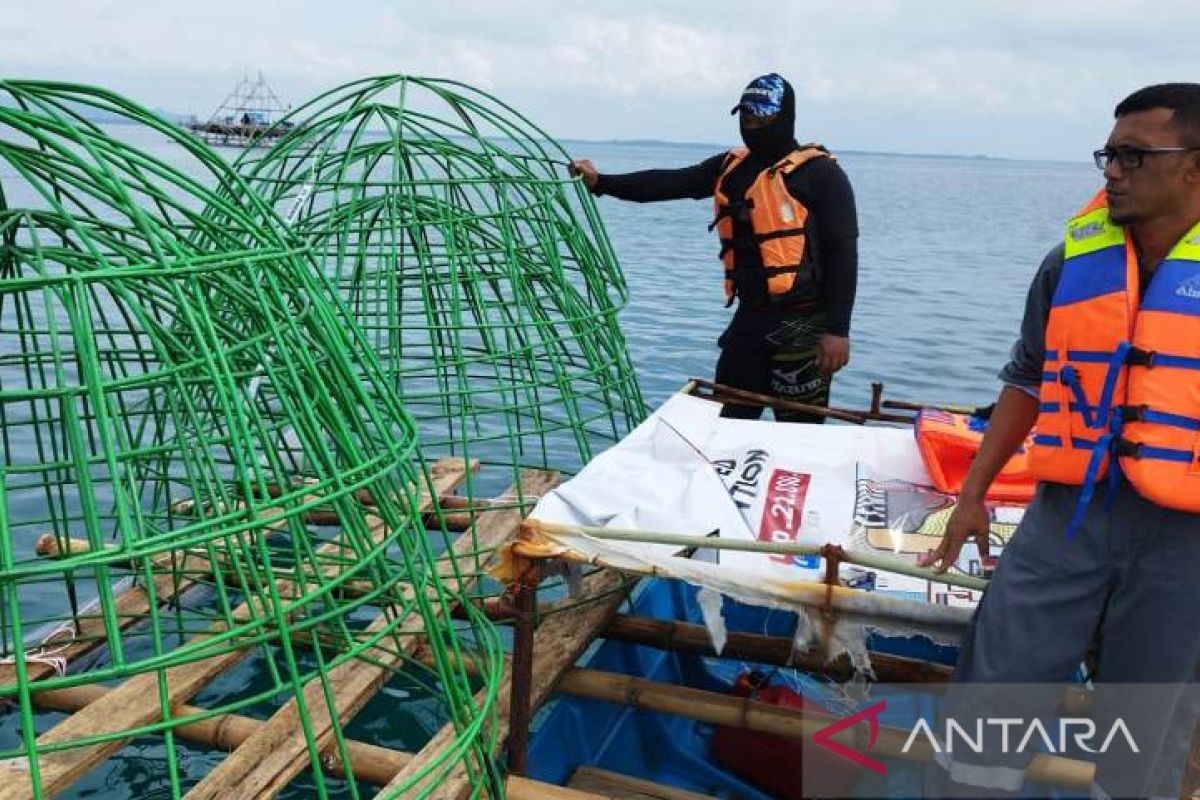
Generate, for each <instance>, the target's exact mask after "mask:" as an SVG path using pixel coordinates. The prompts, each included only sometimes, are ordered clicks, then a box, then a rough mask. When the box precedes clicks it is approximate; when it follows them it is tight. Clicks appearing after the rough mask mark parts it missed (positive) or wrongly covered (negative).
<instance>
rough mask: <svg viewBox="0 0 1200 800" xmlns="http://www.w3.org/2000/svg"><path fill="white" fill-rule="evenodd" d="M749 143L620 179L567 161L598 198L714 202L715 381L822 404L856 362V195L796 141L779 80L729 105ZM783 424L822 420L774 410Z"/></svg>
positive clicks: (731, 408)
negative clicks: (723, 310)
mask: <svg viewBox="0 0 1200 800" xmlns="http://www.w3.org/2000/svg"><path fill="white" fill-rule="evenodd" d="M731 113H733V114H738V115H739V123H740V128H741V134H742V141H743V142H744V143H745V145H746V146H745V147H744V148H737V149H735V150H731V151H729V152H727V153H720V154H718V155H715V156H713V157H711V158H709V159H706V160H705V161H702V162H700V163H699V164H695V165H693V166H690V167H684V168H682V169H655V170H644V171H641V172H631V173H627V174H623V175H606V174H601V173H599V172H598V171H597V170H596V168H595V167H594V166H593V165H592V163H591V162H590V161H587V160H581V161H573V162H571V172H572V174H575V175H579V176H581V177H582V178H583V180H584V183H585V184H586V185H587V187H588V188H589V189H590V190H591V192H592V193H593V194H597V195H609V196H611V197H616V198H618V199H621V200H633V201H635V202H642V203H645V202H654V201H659V200H678V199H682V198H693V199H697V200H699V199H703V198H707V197H713V198H714V199H715V209H714V220H713V224H712V226H710V227H712V228H715V229H716V230H717V232H718V234H719V236H720V241H721V251H720V257H721V260H722V262H723V263H724V267H725V297H726V299H727V305H732V304H733V303H734V301H735V300H736V301H737V309H736V311H735V312H734V315H733V320H732V321H731V322H730V324H729V327H728V328H726V330H725V332H724V333H723V334H722V335H721V338H720V339H719V340H718V342H717V344H718V346H719V347H720V348H721V356H720V358H719V359H718V361H717V369H716V380H717V383H722V384H725V385H728V386H733V387H736V388H739V389H745V390H748V391H753V392H760V393H766V394H774V395H777V396H779V397H783V398H786V399H788V400H794V401H797V402H801V403H806V404H809V405H815V406H827V405H828V404H829V388H830V379H831V377H832V375H833V373H835V372H837V371H838V370H839V369H841V368H842V367H844V366H845V365H846V363H847V362H848V361H849V360H850V315H851V312H852V310H853V307H854V293H855V289H856V284H857V278H858V216H857V212H856V211H855V206H854V192H853V191H852V190H851V188H850V181H849V179H847V177H846V173H845V172H843V171H842V168H841V167H840V166H838V163H837V161H835V160H834V158H833V157H832V156H831V155H830V154H829V153H828V151H826V150H825V148H824V147H822V146H821V145H817V144H804V145H802V144H799V143H797V141H796V137H795V123H796V95H795V92H794V90H793V89H792V86H791V84H789V83H788V82H787V81H786V80H784V79H783V78H782V77H781V76H779V75H778V74H776V73H770V74H767V75H762V76H759V77H758V78H755V79H754V80H753V81H751V82H750V83H749V85H747V86H746V89H745V91H744V92H743V93H742V97H741V100H740V101H739V102H738V104H737V105H736V106H735V107H734V108H733V110H732V112H731ZM721 414H722V416H726V417H736V418H739V419H757V418H758V417H759V416H761V415H762V409H761V408H759V407H757V406H742V405H736V404H732V403H727V404H726V405H725V406H724V408H723V409H722V411H721ZM776 418H777V419H779V420H781V421H787V422H823V421H824V417H822V416H819V415H813V414H804V413H798V412H795V411H776Z"/></svg>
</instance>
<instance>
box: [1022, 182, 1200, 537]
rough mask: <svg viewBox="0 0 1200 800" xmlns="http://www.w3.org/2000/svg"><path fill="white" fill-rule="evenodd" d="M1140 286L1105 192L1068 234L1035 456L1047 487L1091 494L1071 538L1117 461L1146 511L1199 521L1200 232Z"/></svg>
mask: <svg viewBox="0 0 1200 800" xmlns="http://www.w3.org/2000/svg"><path fill="white" fill-rule="evenodd" d="M1139 282H1140V277H1139V273H1138V261H1137V254H1136V252H1135V250H1134V246H1133V241H1132V239H1131V238H1130V236H1129V233H1128V231H1126V230H1125V229H1124V228H1123V227H1121V226H1119V225H1115V224H1113V222H1112V221H1111V220H1110V219H1109V215H1108V208H1107V206H1106V205H1105V197H1104V192H1100V193H1099V194H1097V196H1096V197H1095V198H1094V199H1093V200H1092V202H1091V203H1089V204H1088V205H1087V206H1085V207H1084V208H1083V210H1082V211H1080V213H1079V214H1078V215H1077V216H1076V217H1075V218H1073V219H1072V220H1071V221H1070V222H1069V223H1068V224H1067V232H1066V237H1065V251H1064V260H1063V270H1062V277H1061V278H1060V279H1059V282H1058V286H1057V288H1056V289H1055V292H1054V299H1053V302H1052V305H1051V309H1050V318H1049V322H1048V324H1047V327H1046V360H1045V366H1044V367H1043V372H1042V385H1041V393H1040V407H1039V413H1038V419H1037V424H1036V426H1035V428H1034V436H1033V446H1032V448H1030V465H1031V468H1032V470H1033V473H1034V475H1035V476H1036V477H1037V478H1038V479H1039V480H1043V481H1053V482H1056V483H1066V484H1073V485H1079V486H1083V487H1084V491H1083V494H1082V496H1081V498H1080V504H1079V508H1078V510H1077V512H1076V514H1075V518H1074V519H1073V520H1072V522H1071V526H1070V528H1069V532H1071V533H1073V532H1074V531H1075V530H1077V529H1078V526H1079V524H1080V523H1081V521H1082V515H1083V510H1084V508H1085V507H1086V505H1087V503H1088V502H1089V501H1090V499H1091V497H1092V494H1093V492H1094V488H1095V484H1096V482H1097V481H1098V480H1099V479H1100V478H1102V477H1103V476H1104V475H1105V474H1106V473H1107V474H1108V475H1109V478H1110V481H1111V482H1113V483H1115V481H1116V478H1117V470H1115V469H1112V465H1111V463H1110V462H1111V460H1112V458H1114V457H1115V458H1117V459H1118V460H1119V467H1120V470H1121V472H1123V473H1124V474H1125V476H1126V477H1127V478H1128V479H1129V482H1130V484H1131V485H1132V486H1133V488H1134V489H1135V490H1136V491H1137V492H1138V493H1139V494H1140V495H1142V496H1143V497H1145V498H1146V499H1148V500H1150V501H1152V502H1154V503H1157V504H1159V505H1161V506H1164V507H1167V508H1173V509H1178V510H1182V511H1190V512H1200V223H1197V224H1196V225H1195V226H1194V227H1193V228H1192V229H1191V230H1190V231H1188V233H1187V234H1185V235H1184V237H1183V238H1182V239H1181V240H1180V241H1179V242H1178V243H1177V244H1176V245H1175V246H1174V247H1173V248H1172V249H1171V251H1170V252H1169V253H1168V254H1167V257H1166V258H1165V259H1164V260H1163V262H1162V263H1161V264H1159V265H1158V267H1157V269H1156V270H1155V272H1154V275H1153V278H1152V279H1151V280H1150V283H1149V285H1148V286H1147V287H1146V290H1145V292H1144V294H1143V293H1141V292H1140V291H1139Z"/></svg>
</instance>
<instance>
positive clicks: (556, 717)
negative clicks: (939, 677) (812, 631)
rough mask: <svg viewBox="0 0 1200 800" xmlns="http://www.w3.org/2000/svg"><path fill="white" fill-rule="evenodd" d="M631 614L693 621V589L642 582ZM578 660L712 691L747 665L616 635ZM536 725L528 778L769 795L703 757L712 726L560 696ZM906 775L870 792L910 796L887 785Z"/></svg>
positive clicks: (922, 654) (786, 627)
mask: <svg viewBox="0 0 1200 800" xmlns="http://www.w3.org/2000/svg"><path fill="white" fill-rule="evenodd" d="M632 613H633V614H635V615H637V616H639V617H647V618H654V619H665V620H679V621H684V622H694V623H698V622H700V621H701V614H700V609H699V606H698V605H697V603H696V590H695V589H694V588H693V587H690V586H688V585H686V584H684V583H682V582H679V581H667V580H651V581H646V582H645V583H644V584H643V586H642V588H641V591H640V592H639V594H638V595H637V597H636V599H635V601H634V604H633V608H632ZM724 616H725V620H726V624H727V626H728V628H729V629H730V630H734V631H744V632H747V633H759V634H766V635H772V636H785V637H790V636H791V635H792V634H793V633H794V631H795V627H796V617H795V615H794V614H789V613H784V612H779V611H770V610H767V609H763V608H758V607H753V606H745V605H741V604H738V603H734V602H732V601H729V600H726V603H725V608H724ZM870 646H871V648H872V649H874V650H878V651H882V652H888V653H892V654H895V655H903V656H907V657H910V658H920V659H924V660H928V661H934V662H938V663H943V664H952V663H953V661H954V658H955V656H956V655H957V651H956V649H955V648H952V647H945V646H939V645H935V644H933V643H931V642H929V641H928V640H925V639H920V638H914V639H896V638H887V639H882V638H877V639H872V641H871V642H870ZM584 665H585V666H587V667H590V668H592V669H598V670H605V671H609V672H618V673H622V674H626V675H633V676H636V677H640V678H646V679H648V680H653V681H660V682H663V683H668V684H674V685H678V686H687V687H690V688H695V689H704V690H708V691H714V692H727V691H728V690H729V689H730V687H731V686H732V684H733V681H734V680H735V679H736V678H737V676H738V675H739V674H741V673H742V672H744V671H745V670H746V669H747V668H748V665H747V664H746V663H744V662H736V661H727V660H719V659H713V658H703V657H700V656H694V655H686V654H678V653H670V652H665V651H662V650H658V649H655V648H650V647H645V646H642V645H634V644H629V643H625V642H619V641H606V642H604V643H603V644H602V645H600V647H599V648H598V649H597V650H596V651H595V652H594V653H593V654H591V655H590V656H589V657H586V658H585V662H584ZM790 677H793V679H794V681H797V682H799V683H800V684H801V686H802V685H803V683H804V681H806V680H812V679H808V678H806V677H805V676H802V675H796V676H790ZM884 721H885V722H886V720H884ZM538 723H539V724H538V726H537V729H536V733H535V734H534V736H533V737H532V739H531V742H530V750H529V765H530V777H532V778H536V779H538V780H542V781H546V782H549V783H555V784H560V785H564V784H566V783H567V781H568V780H569V779H570V777H571V775H572V774H573V773H574V771H575V770H576V769H577V768H578V767H580V766H583V765H590V766H594V767H598V768H600V769H604V770H609V771H612V772H618V773H621V774H624V775H629V776H633V777H638V778H644V779H647V780H651V781H654V782H656V783H661V784H665V785H668V786H673V787H677V788H681V789H688V790H691V791H695V792H699V793H702V794H706V795H710V796H714V797H736V798H748V799H750V800H771V797H770V796H769V795H767V794H765V793H763V792H761V791H759V790H758V789H756V788H754V787H753V786H751V785H749V784H747V783H745V782H744V781H742V780H740V779H739V778H738V777H737V776H735V775H733V774H732V773H730V772H728V771H727V770H724V769H722V768H721V767H720V766H719V765H717V764H716V763H714V762H713V761H712V760H710V757H709V742H710V739H711V737H712V735H713V732H714V728H713V726H711V725H707V724H705V723H700V722H696V721H694V720H690V719H685V718H683V717H678V716H673V715H667V714H659V713H655V712H650V711H642V710H637V709H633V708H630V707H627V706H619V705H616V704H612V703H606V702H603V701H599V700H591V699H586V698H579V697H565V698H563V699H561V700H560V701H559V702H557V703H556V704H555V705H554V706H553V707H552V708H550V709H549V710H548V711H547V712H545V714H544V715H543V718H541V719H539V720H538ZM908 773H909V776H908V777H907V778H906V777H904V775H895V774H894V773H889V783H888V785H887V786H886V787H880V788H881V789H884V790H885V791H886V793H887V794H888V795H889V796H904V795H903V794H902V793H903V792H906V791H917V792H919V790H920V789H919V783H917V784H912V785H905V786H901V785H897V784H898V782H903V783H905V784H908V783H910V782H911V780H912V779H913V775H914V774H915V773H916V770H908ZM918 780H919V778H918ZM897 792H898V793H897Z"/></svg>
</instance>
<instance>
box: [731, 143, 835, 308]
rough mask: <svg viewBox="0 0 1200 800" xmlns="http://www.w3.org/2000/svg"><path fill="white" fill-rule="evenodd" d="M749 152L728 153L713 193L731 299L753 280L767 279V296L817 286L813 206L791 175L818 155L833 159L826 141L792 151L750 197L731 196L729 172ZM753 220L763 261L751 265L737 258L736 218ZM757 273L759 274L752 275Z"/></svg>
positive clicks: (777, 296) (759, 180)
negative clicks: (811, 248)
mask: <svg viewBox="0 0 1200 800" xmlns="http://www.w3.org/2000/svg"><path fill="white" fill-rule="evenodd" d="M747 155H749V151H748V150H747V149H746V148H744V147H739V148H737V149H735V150H731V151H730V152H729V154H728V155H727V156H726V157H725V162H724V164H723V165H722V169H721V174H720V175H719V176H718V177H717V185H716V189H715V190H714V192H713V197H714V203H715V213H716V216H715V218H714V219H713V222H712V225H710V226H709V230H712V228H714V227H715V228H716V229H717V235H718V236H719V237H720V239H721V252H720V258H721V260H722V261H723V262H724V264H725V299H726V300H727V301H729V302H730V303H732V302H733V299H734V297H735V296H736V295H737V294H738V286H739V284H741V285H746V282H748V281H754V280H757V281H764V280H765V282H766V291H765V295H766V297H767V299H769V300H772V301H779V300H784V299H789V298H792V297H795V296H797V294H798V293H799V292H801V291H804V290H806V289H811V284H812V281H813V280H814V279H815V277H814V269H813V263H812V258H811V254H810V253H809V252H808V247H807V243H808V235H807V230H806V228H805V224H806V223H807V222H808V209H807V208H806V207H805V206H804V204H803V203H801V202H800V201H799V200H797V199H796V198H794V197H792V194H791V192H789V191H788V189H787V186H786V185H785V179H786V178H787V176H788V175H790V174H791V173H792V172H794V171H796V170H797V169H799V168H800V167H801V166H803V165H804V164H806V163H808V162H809V161H811V160H812V159H814V158H832V156H831V155H829V153H828V152H827V151H826V150H825V149H824V148H823V147H821V146H820V145H806V146H804V147H802V148H799V149H797V150H793V151H792V152H791V153H788V154H787V155H786V156H785V157H784V158H782V159H780V160H779V161H778V162H776V163H775V164H774V165H773V166H771V167H769V168H767V169H765V170H763V171H762V172H760V173H759V174H758V176H757V177H756V178H755V179H754V182H753V183H752V184H751V185H750V188H749V189H747V190H746V194H745V197H743V198H740V199H731V198H730V197H729V196H728V195H726V194H725V191H724V183H725V179H726V177H728V176H729V174H730V173H732V172H733V170H734V169H735V168H736V167H737V165H738V164H740V163H742V161H743V160H744V159H745V158H746V156H747ZM735 216H737V217H739V218H740V219H742V220H743V221H745V222H747V223H748V224H749V227H750V230H751V232H752V235H753V237H754V240H755V242H756V243H757V244H758V251H759V254H760V255H761V257H762V258H761V262H762V263H761V265H757V264H756V265H754V266H745V265H737V264H735V263H734V260H735V252H734V244H735V239H734V224H733V222H734V217H735ZM749 273H754V274H749Z"/></svg>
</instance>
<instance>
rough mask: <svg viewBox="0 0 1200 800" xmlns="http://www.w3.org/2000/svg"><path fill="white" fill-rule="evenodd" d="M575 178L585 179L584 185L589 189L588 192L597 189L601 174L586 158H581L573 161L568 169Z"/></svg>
mask: <svg viewBox="0 0 1200 800" xmlns="http://www.w3.org/2000/svg"><path fill="white" fill-rule="evenodd" d="M567 172H569V173H570V174H571V175H572V176H573V177H579V178H583V185H584V186H586V187H587V188H588V191H591V190H592V189H595V188H596V181H597V180H599V179H600V173H599V172H597V171H596V166H595V165H594V164H592V162H591V161H588V160H587V159H586V158H581V159H578V160H576V161H572V162H571V164H570V166H569V167H567Z"/></svg>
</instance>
